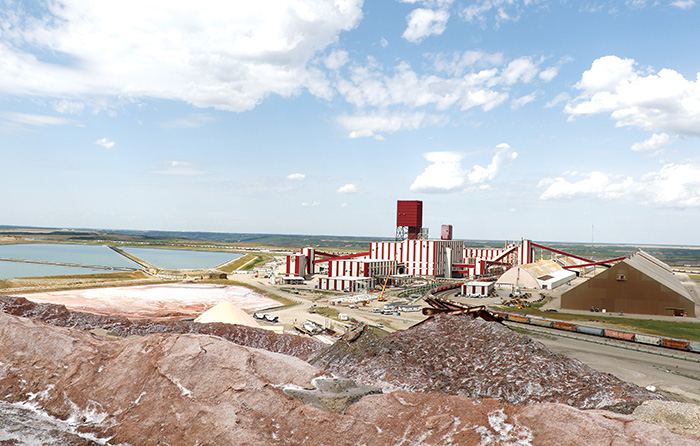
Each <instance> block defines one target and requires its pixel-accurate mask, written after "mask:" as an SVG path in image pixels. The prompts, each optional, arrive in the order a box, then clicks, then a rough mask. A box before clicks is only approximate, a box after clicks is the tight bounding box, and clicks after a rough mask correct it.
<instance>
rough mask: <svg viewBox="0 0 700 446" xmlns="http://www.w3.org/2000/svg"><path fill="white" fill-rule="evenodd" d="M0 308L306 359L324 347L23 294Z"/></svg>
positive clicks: (80, 325)
mask: <svg viewBox="0 0 700 446" xmlns="http://www.w3.org/2000/svg"><path fill="white" fill-rule="evenodd" d="M0 311H4V312H5V313H8V314H12V315H15V316H22V317H28V318H32V319H41V320H43V321H44V322H47V323H49V324H52V325H56V326H59V327H69V328H77V329H80V330H87V331H90V330H95V329H102V330H107V331H109V332H111V333H115V334H117V335H119V336H123V337H127V336H132V335H137V336H144V335H147V334H153V333H198V334H207V335H212V336H218V337H220V338H223V339H226V340H228V341H231V342H234V343H236V344H240V345H245V346H248V347H255V348H261V349H264V350H268V351H271V352H276V353H284V354H285V355H291V356H296V357H297V358H301V359H307V358H308V357H309V356H311V355H312V354H313V353H314V352H317V351H319V350H321V349H323V348H324V346H323V345H322V344H320V343H318V342H316V341H314V340H312V339H309V338H304V337H301V336H295V335H287V334H279V335H276V334H274V333H272V332H270V331H268V330H264V329H261V328H253V327H246V326H243V325H233V324H225V323H216V322H215V323H195V322H185V321H180V320H147V319H137V320H131V319H127V318H126V317H124V316H105V315H98V314H92V313H83V312H79V311H70V310H68V309H67V308H66V307H65V306H64V305H56V304H42V303H35V302H32V301H29V300H27V299H25V298H23V297H15V296H0Z"/></svg>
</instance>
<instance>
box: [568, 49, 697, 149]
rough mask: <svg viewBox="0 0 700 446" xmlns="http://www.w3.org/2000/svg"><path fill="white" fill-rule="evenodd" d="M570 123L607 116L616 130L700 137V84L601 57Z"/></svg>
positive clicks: (583, 83)
mask: <svg viewBox="0 0 700 446" xmlns="http://www.w3.org/2000/svg"><path fill="white" fill-rule="evenodd" d="M576 88H577V89H578V90H580V91H581V94H580V95H579V96H578V97H576V98H575V99H573V100H572V101H570V102H569V103H568V104H567V105H566V107H565V109H564V110H565V112H566V113H568V114H569V115H570V118H574V117H576V116H581V115H593V114H599V113H609V114H610V117H611V118H612V119H613V120H614V121H615V122H616V125H617V126H618V127H623V126H627V127H638V128H641V129H644V130H649V131H654V132H658V131H660V132H665V133H672V134H673V133H675V134H679V135H692V136H700V81H698V80H695V81H692V80H687V79H685V78H684V77H683V76H682V75H681V74H680V73H678V72H676V71H674V70H671V69H668V68H664V69H661V70H660V71H658V72H657V73H654V72H649V70H646V69H640V68H638V67H637V66H636V63H635V61H634V60H632V59H622V58H619V57H617V56H605V57H601V58H599V59H597V60H595V61H594V62H593V64H592V65H591V68H590V69H589V70H587V71H585V72H584V73H583V75H582V76H581V80H580V81H579V82H578V83H577V84H576Z"/></svg>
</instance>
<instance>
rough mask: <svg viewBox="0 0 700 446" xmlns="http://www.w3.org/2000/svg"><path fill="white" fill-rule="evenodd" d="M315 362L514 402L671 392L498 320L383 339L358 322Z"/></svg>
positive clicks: (396, 383)
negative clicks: (623, 376)
mask: <svg viewBox="0 0 700 446" xmlns="http://www.w3.org/2000/svg"><path fill="white" fill-rule="evenodd" d="M309 362H310V363H311V364H313V365H315V366H317V367H319V368H321V369H324V370H326V371H329V372H331V373H335V374H338V375H341V376H346V377H350V378H353V379H357V380H359V381H362V382H364V383H366V384H371V385H376V386H380V387H382V388H383V389H384V390H385V391H391V390H395V389H404V390H411V391H420V392H438V393H447V394H452V395H466V396H470V397H474V398H495V399H498V400H499V401H502V402H504V403H509V404H530V403H536V402H557V403H564V404H568V405H571V406H573V407H577V408H581V409H601V408H605V409H609V410H614V411H617V412H620V413H631V412H632V411H633V410H634V408H635V407H637V406H638V405H639V404H640V403H641V402H643V401H646V400H654V399H663V400H666V399H667V398H665V397H663V396H661V395H659V394H656V393H653V392H650V391H647V390H646V389H643V388H640V387H638V386H635V385H633V384H629V383H626V382H624V381H621V380H620V379H618V378H616V377H614V376H613V375H609V374H604V373H600V372H598V371H596V370H593V369H592V368H590V367H588V366H586V365H584V364H583V363H581V362H580V361H578V360H575V359H570V358H568V357H566V356H564V355H561V354H558V353H555V352H553V351H551V350H550V349H549V348H547V347H545V346H544V345H543V344H541V343H540V342H537V341H533V340H532V339H531V338H529V337H527V336H525V335H521V334H518V333H515V332H513V331H512V330H510V329H509V328H507V327H505V326H503V325H501V324H499V323H496V322H486V321H483V320H480V319H471V318H469V317H466V316H459V315H458V316H448V315H438V316H436V317H435V318H434V319H433V320H432V321H428V322H426V323H423V324H421V325H418V326H416V327H413V328H411V329H409V330H405V331H400V332H396V333H393V334H391V335H389V336H386V337H384V338H378V337H377V336H376V335H374V334H373V333H372V332H371V331H370V330H369V329H367V328H366V327H358V328H357V329H356V331H355V332H351V333H348V334H346V335H345V336H344V339H342V340H340V341H338V342H336V343H335V344H334V345H333V346H331V347H329V348H328V349H327V350H325V351H323V352H320V353H319V354H317V355H316V356H315V357H313V358H312V359H311V360H310V361H309Z"/></svg>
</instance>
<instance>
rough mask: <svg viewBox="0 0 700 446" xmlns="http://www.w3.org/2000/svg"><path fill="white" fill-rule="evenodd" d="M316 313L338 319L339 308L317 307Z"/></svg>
mask: <svg viewBox="0 0 700 446" xmlns="http://www.w3.org/2000/svg"><path fill="white" fill-rule="evenodd" d="M316 313H318V314H320V315H321V316H325V317H329V318H331V319H336V320H338V310H336V309H334V308H330V307H316Z"/></svg>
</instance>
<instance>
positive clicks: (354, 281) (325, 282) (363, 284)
mask: <svg viewBox="0 0 700 446" xmlns="http://www.w3.org/2000/svg"><path fill="white" fill-rule="evenodd" d="M375 283H376V282H375V279H374V277H348V276H341V277H321V278H319V279H318V288H319V289H322V290H330V291H347V292H350V293H357V292H362V291H369V290H371V289H372V288H374V286H375Z"/></svg>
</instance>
